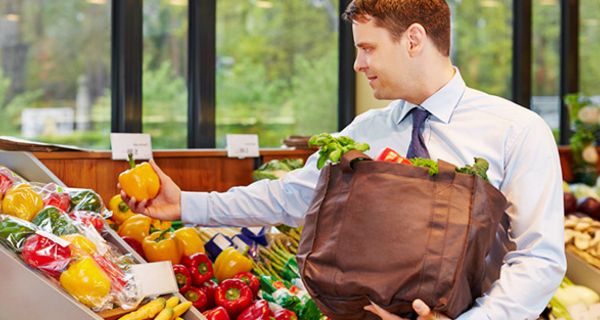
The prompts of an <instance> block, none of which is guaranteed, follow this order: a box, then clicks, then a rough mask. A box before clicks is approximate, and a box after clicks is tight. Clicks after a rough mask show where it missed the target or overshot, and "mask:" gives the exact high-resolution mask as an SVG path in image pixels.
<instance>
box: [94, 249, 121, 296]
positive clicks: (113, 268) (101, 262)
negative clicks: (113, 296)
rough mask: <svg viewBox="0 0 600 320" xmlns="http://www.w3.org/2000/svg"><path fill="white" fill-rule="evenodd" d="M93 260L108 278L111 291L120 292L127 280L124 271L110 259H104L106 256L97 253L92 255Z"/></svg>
mask: <svg viewBox="0 0 600 320" xmlns="http://www.w3.org/2000/svg"><path fill="white" fill-rule="evenodd" d="M94 261H96V264H98V266H99V267H100V269H102V271H104V273H106V275H107V276H108V278H109V279H110V286H111V289H112V290H113V291H116V292H120V291H122V290H123V289H124V288H125V286H126V285H127V280H125V273H123V270H121V269H120V268H119V267H118V266H117V265H115V264H114V263H112V262H111V261H110V260H108V259H106V257H104V256H101V255H99V254H95V255H94Z"/></svg>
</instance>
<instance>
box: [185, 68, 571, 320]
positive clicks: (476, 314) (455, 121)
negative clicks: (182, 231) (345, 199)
mask: <svg viewBox="0 0 600 320" xmlns="http://www.w3.org/2000/svg"><path fill="white" fill-rule="evenodd" d="M414 107H415V105H413V104H410V103H408V102H405V101H394V102H392V103H390V105H389V106H387V107H385V108H383V109H377V110H370V111H368V112H366V113H364V114H362V115H360V116H358V117H356V119H355V120H354V121H353V122H352V123H351V124H350V125H349V126H348V127H346V128H345V129H344V130H343V131H342V132H340V134H341V135H347V136H350V137H352V138H354V139H355V140H357V141H359V142H366V143H368V144H369V145H370V146H371V149H370V150H369V151H368V152H367V154H368V155H369V156H371V157H376V156H377V155H378V153H379V152H380V151H381V150H382V149H383V148H385V147H390V148H392V149H394V150H396V151H397V152H399V153H401V154H406V152H407V150H408V145H409V143H410V137H411V127H412V119H411V118H410V117H411V116H410V115H409V114H408V113H409V111H410V110H411V109H412V108H414ZM421 107H423V108H425V109H426V110H427V111H429V112H430V113H431V116H430V117H429V119H428V120H427V121H426V122H425V125H424V132H423V137H424V139H425V144H426V145H427V148H428V150H429V153H430V155H431V157H432V159H443V160H446V161H448V162H450V163H453V164H455V165H456V166H463V165H465V164H472V163H473V158H474V157H483V158H485V159H487V160H488V161H489V163H490V169H489V171H488V177H489V181H490V183H491V184H492V185H494V186H495V187H496V188H498V189H499V190H500V191H501V192H502V193H503V194H504V195H505V196H506V198H507V199H508V201H509V208H508V209H507V211H506V213H507V216H508V219H507V221H505V223H504V227H505V229H506V230H507V231H506V230H504V231H503V232H498V234H497V237H496V238H497V239H496V242H495V243H494V245H493V248H492V250H491V252H490V254H489V255H488V258H487V259H486V263H487V264H488V266H490V270H494V269H495V270H500V273H499V274H498V273H497V272H496V273H492V274H490V275H489V279H488V283H487V284H486V285H485V287H486V288H487V290H486V292H485V293H484V294H483V296H482V297H480V298H478V299H477V300H476V301H475V304H474V306H473V307H472V308H471V309H470V310H468V311H467V312H466V313H464V314H463V315H461V316H460V317H459V318H458V319H461V320H464V319H477V320H479V319H494V320H500V319H509V320H521V319H536V318H537V316H538V314H539V313H540V312H541V311H542V310H543V309H544V307H545V306H546V304H547V303H548V301H549V300H550V298H551V297H552V295H553V293H554V291H555V290H556V289H557V288H558V286H559V284H560V282H561V280H562V278H563V276H564V273H565V269H566V260H565V255H564V245H563V231H564V230H563V228H564V227H563V200H562V199H563V195H562V174H561V168H560V161H559V157H558V150H557V147H556V144H555V142H554V139H553V136H552V133H551V131H550V129H549V128H548V126H547V125H546V123H545V122H544V121H543V120H542V119H541V118H540V117H539V116H538V115H537V114H535V113H533V112H531V111H529V110H527V109H525V108H523V107H520V106H518V105H516V104H514V103H512V102H510V101H508V100H505V99H502V98H499V97H496V96H492V95H488V94H485V93H483V92H480V91H477V90H473V89H471V88H468V87H467V86H466V85H465V83H464V81H463V79H462V77H461V76H460V72H458V70H456V73H455V75H454V77H453V78H452V80H450V82H449V83H448V84H446V86H444V87H443V88H442V89H440V90H439V91H438V92H436V93H435V94H434V95H432V96H431V97H430V98H428V99H427V100H426V101H425V102H423V103H422V104H421ZM317 157H318V155H316V154H314V155H312V156H311V157H310V158H309V159H308V161H307V163H306V165H305V166H304V168H302V169H298V170H296V171H293V172H291V173H288V174H287V175H286V176H285V177H284V178H282V179H280V180H275V181H272V180H262V181H258V182H256V183H253V184H252V185H250V186H248V187H235V188H232V189H231V190H229V191H228V192H224V193H216V192H211V193H204V192H183V194H182V200H181V206H182V220H183V221H184V222H187V223H196V224H199V225H204V226H223V225H226V226H259V225H273V224H279V223H285V224H288V225H292V226H298V225H301V224H302V223H303V220H304V215H305V212H306V210H307V208H308V205H309V204H310V202H311V200H312V198H313V193H314V188H315V186H316V183H317V180H318V176H319V171H318V170H317V169H316V160H317ZM499 266H501V267H499Z"/></svg>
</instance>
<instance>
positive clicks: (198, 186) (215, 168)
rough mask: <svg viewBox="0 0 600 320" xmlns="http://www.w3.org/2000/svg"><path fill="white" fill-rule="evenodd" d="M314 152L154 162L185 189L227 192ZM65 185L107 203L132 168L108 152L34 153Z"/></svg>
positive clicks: (192, 152)
mask: <svg viewBox="0 0 600 320" xmlns="http://www.w3.org/2000/svg"><path fill="white" fill-rule="evenodd" d="M312 152H314V150H312V149H311V150H306V149H262V150H261V151H260V158H247V159H235V158H228V157H227V152H226V151H225V150H221V149H189V150H164V151H154V153H153V154H154V160H155V161H156V163H157V164H158V165H159V166H160V167H161V169H162V170H163V171H164V172H165V173H166V174H167V175H169V176H170V177H171V178H172V179H173V181H175V183H177V185H179V187H181V189H182V190H186V191H226V190H228V189H229V188H231V187H233V186H242V185H248V184H250V183H251V182H252V171H253V170H254V169H255V168H256V167H258V166H259V165H260V164H261V163H264V162H268V161H270V160H272V159H282V158H302V159H304V160H306V158H308V156H309V155H310V154H311V153H312ZM33 155H34V156H36V157H37V158H38V159H39V160H40V161H41V162H43V163H44V164H45V165H46V166H47V167H48V169H50V170H51V171H52V172H53V173H54V174H56V176H57V177H58V178H60V179H61V180H62V181H63V182H64V183H65V184H66V185H68V186H70V187H77V188H91V189H94V190H96V192H98V193H99V194H100V195H101V196H102V198H103V199H104V201H108V200H110V198H111V197H112V196H113V195H115V194H116V192H117V177H118V175H119V173H121V172H123V171H124V170H126V169H127V168H128V167H129V166H128V164H127V162H126V161H115V160H112V159H111V153H110V152H108V151H97V152H34V153H33Z"/></svg>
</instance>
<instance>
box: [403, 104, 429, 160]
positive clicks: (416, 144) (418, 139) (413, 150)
mask: <svg viewBox="0 0 600 320" xmlns="http://www.w3.org/2000/svg"><path fill="white" fill-rule="evenodd" d="M411 112H412V119H413V128H412V136H411V139H410V145H409V146H408V154H407V155H406V157H407V158H409V159H412V158H429V151H427V147H426V146H425V141H424V140H423V135H422V134H421V128H423V123H425V120H426V119H427V117H429V111H427V110H423V109H421V108H414V109H412V110H411Z"/></svg>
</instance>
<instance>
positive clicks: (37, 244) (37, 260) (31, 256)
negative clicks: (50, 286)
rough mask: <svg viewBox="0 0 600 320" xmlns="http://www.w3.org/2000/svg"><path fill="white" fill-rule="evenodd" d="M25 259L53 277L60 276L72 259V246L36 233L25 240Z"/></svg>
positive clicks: (23, 253) (22, 254)
mask: <svg viewBox="0 0 600 320" xmlns="http://www.w3.org/2000/svg"><path fill="white" fill-rule="evenodd" d="M21 257H22V258H23V261H25V263H27V264H28V265H30V266H32V267H34V268H36V269H39V270H41V271H43V272H45V273H47V274H49V275H50V276H52V277H58V276H60V274H61V272H62V271H63V270H65V268H66V267H67V266H68V265H69V262H70V261H71V248H69V246H68V245H67V246H66V247H63V246H61V245H59V244H58V243H56V242H55V241H53V240H51V239H49V238H46V237H44V236H41V235H39V234H34V235H32V236H31V237H29V238H27V240H25V243H24V244H23V249H22V251H21Z"/></svg>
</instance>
